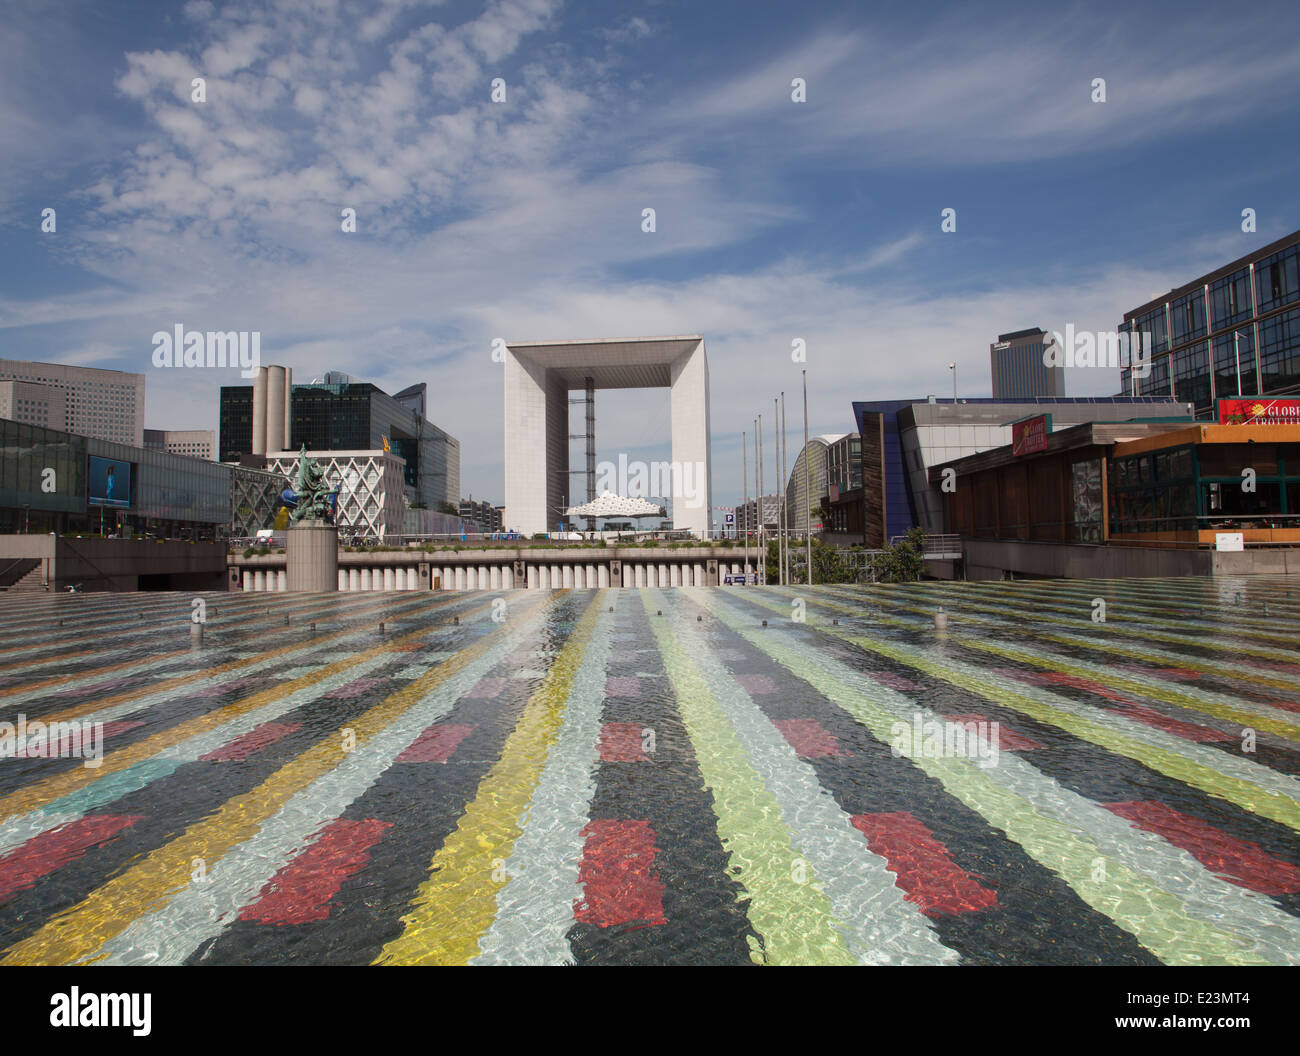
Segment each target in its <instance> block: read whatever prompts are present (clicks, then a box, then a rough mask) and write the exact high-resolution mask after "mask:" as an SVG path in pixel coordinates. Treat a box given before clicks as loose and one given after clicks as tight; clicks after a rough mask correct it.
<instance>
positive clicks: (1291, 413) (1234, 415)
mask: <svg viewBox="0 0 1300 1056" xmlns="http://www.w3.org/2000/svg"><path fill="white" fill-rule="evenodd" d="M1219 424H1220V425H1300V399H1289V400H1285V399H1277V398H1272V397H1270V398H1264V397H1261V396H1253V397H1251V398H1250V399H1233V400H1220V401H1219Z"/></svg>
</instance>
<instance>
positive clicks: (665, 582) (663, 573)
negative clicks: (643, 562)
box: [659, 561, 673, 587]
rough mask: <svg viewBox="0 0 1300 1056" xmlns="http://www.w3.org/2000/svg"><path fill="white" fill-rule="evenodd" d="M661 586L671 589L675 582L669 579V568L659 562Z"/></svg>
mask: <svg viewBox="0 0 1300 1056" xmlns="http://www.w3.org/2000/svg"><path fill="white" fill-rule="evenodd" d="M659 585H660V586H661V587H671V586H672V585H673V581H672V580H671V579H669V578H668V566H667V565H666V564H664V563H663V562H662V561H661V562H659Z"/></svg>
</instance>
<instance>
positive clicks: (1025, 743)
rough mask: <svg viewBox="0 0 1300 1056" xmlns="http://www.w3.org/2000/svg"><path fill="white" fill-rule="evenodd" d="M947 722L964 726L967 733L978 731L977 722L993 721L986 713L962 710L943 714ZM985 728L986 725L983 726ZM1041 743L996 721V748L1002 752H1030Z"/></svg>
mask: <svg viewBox="0 0 1300 1056" xmlns="http://www.w3.org/2000/svg"><path fill="white" fill-rule="evenodd" d="M944 718H945V719H947V720H948V721H949V722H955V723H957V724H958V725H959V726H963V727H965V729H966V731H967V732H968V733H976V732H978V729H979V727H978V726H977V725H976V724H977V723H981V722H985V723H989V722H993V721H996V720H993V719H990V718H989V717H988V716H987V715H979V714H976V713H975V712H973V711H968V712H962V713H961V714H958V715H945V716H944ZM985 728H986V729H987V727H985ZM1041 747H1042V745H1041V744H1039V743H1038V742H1037V741H1035V740H1034V739H1033V738H1030V737H1026V736H1025V735H1024V734H1022V733H1016V731H1015V730H1008V729H1007V728H1006V726H1004V725H1003V724H1002V723H1001V722H998V749H999V750H1000V751H1003V752H1030V751H1033V750H1034V749H1035V748H1041Z"/></svg>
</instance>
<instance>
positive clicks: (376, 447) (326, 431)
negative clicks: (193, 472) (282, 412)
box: [218, 367, 460, 510]
mask: <svg viewBox="0 0 1300 1056" xmlns="http://www.w3.org/2000/svg"><path fill="white" fill-rule="evenodd" d="M266 369H267V370H268V371H275V370H276V369H277V368H274V367H270V368H266ZM328 376H329V375H327V377H328ZM399 395H401V396H402V399H401V400H398V399H397V398H395V397H392V396H389V395H388V394H387V393H386V392H384V391H383V390H382V389H379V388H378V387H376V386H374V385H371V384H369V383H368V382H354V381H347V382H338V381H332V382H331V383H324V382H321V383H312V384H309V385H292V384H291V385H290V386H289V410H288V421H287V423H285V424H287V427H288V429H287V431H288V434H289V446H288V450H289V451H298V450H300V449H301V448H302V447H303V446H304V445H306V448H307V450H308V451H316V452H326V451H348V452H355V451H377V452H382V451H383V450H384V443H385V441H387V443H388V450H389V451H390V452H391V453H392V454H395V455H397V456H398V457H399V458H402V459H404V460H405V463H406V465H405V468H404V470H403V479H404V484H405V489H406V495H407V498H408V500H409V501H410V502H412V503H422V504H423V505H424V506H426V507H427V508H429V509H431V510H432V509H437V508H438V505H439V504H440V503H443V502H448V503H451V504H452V505H453V506H455V505H456V504H457V503H459V501H460V444H459V442H458V441H457V440H456V439H455V437H452V436H450V435H449V434H448V433H446V432H445V431H443V430H442V429H439V428H438V427H437V426H436V425H434V424H433V423H432V422H429V421H428V420H426V419H425V418H424V416H423V414H422V413H420V411H419V408H420V407H422V406H423V404H424V390H423V387H422V386H419V385H416V386H411V387H410V388H408V389H404V390H403V391H402V393H400V394H399ZM264 403H265V404H268V405H269V404H275V403H276V400H275V399H269V398H268V400H267V401H264ZM256 406H257V400H256V399H255V392H254V386H252V385H225V386H222V389H221V410H220V433H221V435H220V442H219V444H218V448H219V453H220V459H221V461H222V462H238V461H239V459H240V456H241V455H243V454H248V453H255V454H262V455H266V456H268V457H270V456H272V455H276V454H279V453H281V448H280V444H279V443H277V442H274V441H273V440H272V439H271V433H274V432H275V431H276V430H275V429H274V428H273V429H272V430H271V432H270V433H268V434H267V439H266V440H265V442H264V448H265V449H264V450H262V451H259V450H258V449H257V443H256V425H257V423H256V421H255V418H256V414H255V410H256ZM271 424H272V425H274V422H272V423H271Z"/></svg>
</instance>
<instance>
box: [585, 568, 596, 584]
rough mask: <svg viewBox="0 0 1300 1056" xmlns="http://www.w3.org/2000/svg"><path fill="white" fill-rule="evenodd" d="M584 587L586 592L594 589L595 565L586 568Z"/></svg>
mask: <svg viewBox="0 0 1300 1056" xmlns="http://www.w3.org/2000/svg"><path fill="white" fill-rule="evenodd" d="M586 585H587V589H588V590H595V589H596V566H595V565H588V566H587V577H586Z"/></svg>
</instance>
